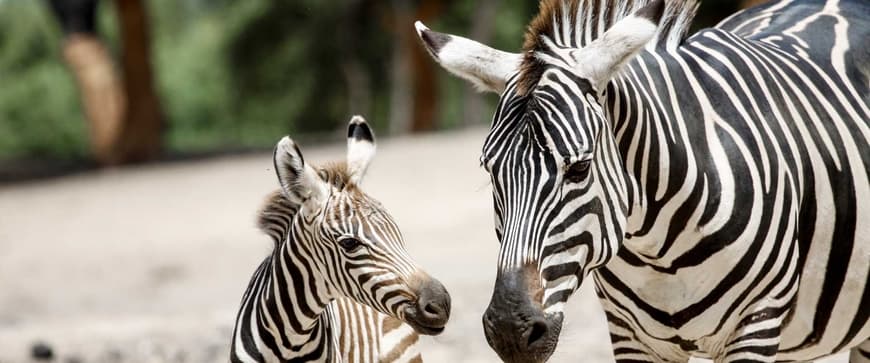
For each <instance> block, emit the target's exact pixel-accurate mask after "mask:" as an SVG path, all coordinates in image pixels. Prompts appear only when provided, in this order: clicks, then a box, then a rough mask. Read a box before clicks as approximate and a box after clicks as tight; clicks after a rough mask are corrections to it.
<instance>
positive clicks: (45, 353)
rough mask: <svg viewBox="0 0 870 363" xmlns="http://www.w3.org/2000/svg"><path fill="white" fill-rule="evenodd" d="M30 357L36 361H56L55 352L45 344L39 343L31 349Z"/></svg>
mask: <svg viewBox="0 0 870 363" xmlns="http://www.w3.org/2000/svg"><path fill="white" fill-rule="evenodd" d="M30 355H31V356H32V357H33V359H36V360H46V361H50V360H52V359H54V351H53V350H52V349H51V346H49V345H48V344H46V343H44V342H38V343H35V344H33V346H32V347H30Z"/></svg>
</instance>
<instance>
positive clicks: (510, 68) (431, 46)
mask: <svg viewBox="0 0 870 363" xmlns="http://www.w3.org/2000/svg"><path fill="white" fill-rule="evenodd" d="M414 26H415V27H416V28H417V36H419V37H420V40H421V41H422V42H423V45H424V46H425V47H426V51H428V52H429V54H430V55H432V58H435V61H437V62H438V64H441V66H442V67H444V69H446V70H448V71H449V72H450V73H453V74H455V75H457V76H459V77H461V78H464V79H466V80H468V81H470V82H471V83H472V84H474V86H475V87H476V88H477V89H478V90H480V91H491V92H497V93H502V92H503V91H504V88H505V83H507V80H508V78H510V76H511V75H513V74H514V73H516V72H517V71H518V70H519V66H520V61H521V60H522V56H521V55H520V54H516V53H508V52H502V51H500V50H497V49H493V48H490V47H488V46H486V45H483V44H480V43H478V42H475V41H473V40H471V39H467V38H463V37H459V36H455V35H450V34H444V33H438V32H434V31H432V30H429V28H428V27H426V26H425V25H423V23H421V22H419V21H418V22H416V23H414Z"/></svg>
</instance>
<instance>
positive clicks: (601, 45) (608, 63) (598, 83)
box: [574, 0, 664, 92]
mask: <svg viewBox="0 0 870 363" xmlns="http://www.w3.org/2000/svg"><path fill="white" fill-rule="evenodd" d="M663 12H664V1H663V0H654V1H653V2H651V3H649V4H647V5H646V6H644V7H643V8H641V9H640V10H637V11H636V12H634V14H632V15H629V16H628V17H625V18H623V19H622V20H620V21H618V22H617V23H616V24H614V25H613V26H612V27H610V29H608V30H607V31H606V32H604V34H602V35H601V36H600V37H599V38H598V39H596V40H594V41H593V42H592V43H590V44H589V45H588V46H586V47H584V48H583V49H579V50H576V51H574V60H575V61H576V62H577V67H578V73H579V74H580V75H581V76H583V77H585V78H587V79H589V81H590V82H592V86H593V87H595V89H596V90H597V91H599V92H601V91H602V89H603V87H604V86H605V85H606V84H607V82H610V79H611V78H612V77H613V76H614V75H615V74H616V73H617V72H619V70H620V69H621V68H622V66H623V65H624V64H625V63H627V62H628V61H630V60H631V59H632V58H633V57H634V56H635V55H636V54H637V53H638V52H640V51H641V50H642V49H643V48H644V47H645V46H646V44H647V43H649V41H650V40H652V38H653V37H654V36H655V34H656V32H657V31H658V27H659V21H660V20H661V18H662V13H663Z"/></svg>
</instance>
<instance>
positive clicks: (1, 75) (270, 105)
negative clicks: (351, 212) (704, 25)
mask: <svg viewBox="0 0 870 363" xmlns="http://www.w3.org/2000/svg"><path fill="white" fill-rule="evenodd" d="M423 1H425V0H423ZM708 2H712V3H719V2H720V1H708ZM396 3H397V1H392V2H391V1H380V0H294V1H269V0H244V1H242V0H236V1H233V0H212V1H206V0H150V1H146V4H147V6H148V11H149V16H150V22H151V24H150V29H151V37H152V60H151V61H152V65H153V67H154V75H155V78H156V79H155V82H156V88H157V92H158V94H159V96H160V99H161V103H162V108H163V113H164V115H165V118H166V122H167V126H168V127H167V130H166V148H167V150H168V151H169V152H173V153H189V152H198V151H208V150H218V149H226V148H248V147H269V146H270V145H273V143H274V141H275V139H276V138H277V137H278V135H283V134H287V133H297V132H299V133H320V132H332V131H335V130H339V129H341V125H343V124H344V122H345V120H346V119H347V117H348V115H350V114H352V113H356V112H358V111H357V110H352V109H350V106H349V103H348V96H349V95H348V85H347V84H346V78H345V75H344V74H343V73H342V72H343V71H344V69H343V67H346V64H345V63H343V61H344V60H346V59H348V58H353V59H355V61H357V63H358V64H359V66H360V67H361V68H362V71H363V72H365V73H366V74H367V75H368V77H369V79H370V80H371V82H370V83H369V85H370V88H371V89H369V90H367V91H366V92H367V94H368V96H369V98H370V108H369V114H367V115H366V116H367V118H368V119H369V120H370V121H371V122H372V123H373V124H374V125H375V127H376V128H377V129H380V130H385V129H387V126H388V125H387V122H388V119H389V115H390V110H389V108H390V102H389V97H390V94H391V93H390V84H389V83H390V79H391V78H390V77H391V68H390V67H391V61H392V58H391V57H392V52H393V47H394V43H395V39H396V38H395V37H396V34H395V32H396V28H395V27H397V26H407V29H406V30H407V31H408V32H412V31H413V30H412V29H413V28H412V27H411V25H410V24H391V21H392V20H390V16H391V15H390V14H391V13H392V11H393V10H392V9H391V7H392V5H391V4H393V5H394V4H396ZM409 3H410V4H411V7H412V8H413V7H415V6H417V5H419V2H415V1H410V2H409ZM442 4H443V5H442V9H441V11H440V13H439V14H438V16H437V17H436V18H435V19H433V20H432V21H430V22H429V24H428V25H430V26H431V27H433V28H435V29H439V30H441V31H447V32H453V33H458V34H468V32H469V29H470V28H471V27H472V24H471V22H472V21H473V20H472V19H474V17H473V14H474V13H475V11H477V9H478V7H479V3H478V2H476V1H474V0H452V1H444V2H443V3H442ZM536 10H537V3H536V2H535V1H528V0H502V1H499V6H498V8H497V12H496V16H495V17H494V19H492V20H491V21H492V24H493V27H494V30H493V31H492V33H491V35H492V39H491V41H490V42H489V43H490V44H491V45H493V46H496V47H498V48H502V49H505V50H511V51H516V50H518V49H519V47H520V46H521V44H522V33H523V27H524V26H525V24H526V23H527V22H528V20H529V19H530V18H531V17H532V16H533V15H534V13H535V12H536ZM116 22H117V20H116V13H115V9H114V4H113V2H111V1H106V0H104V1H102V2H101V4H100V7H99V10H98V24H99V33H100V36H101V37H102V38H103V39H104V40H105V41H106V43H107V44H108V47H109V49H110V50H111V52H112V53H113V55H114V56H115V59H116V60H117V58H118V54H119V44H118V43H119V41H118V39H119V36H118V26H117V23H116ZM391 27H392V28H391ZM61 46H62V34H61V31H60V29H59V26H58V24H57V23H56V21H55V19H54V17H53V16H52V14H51V12H50V10H49V7H48V6H47V4H46V3H45V2H44V1H34V0H0V161H2V160H10V159H22V158H23V159H41V158H46V159H82V158H87V155H88V142H87V123H86V122H85V120H84V116H83V114H82V109H81V105H80V104H79V96H78V94H77V89H76V85H75V83H74V79H73V76H72V75H71V73H70V72H69V71H68V69H67V68H66V66H65V64H64V63H63V59H62V55H61ZM437 72H438V73H437V79H438V89H439V98H438V99H439V102H440V105H439V106H438V114H437V116H436V117H437V125H438V127H439V128H448V127H453V126H455V125H457V124H458V123H459V120H461V119H462V110H463V107H464V102H466V99H464V98H463V95H465V94H466V92H468V91H467V88H466V87H467V86H466V85H465V84H464V83H463V82H462V81H459V80H456V79H454V78H453V77H451V76H449V75H447V73H446V72H441V71H440V70H438V71H437ZM494 101H495V100H494V97H488V98H487V102H490V103H492V102H494ZM486 117H488V114H487V115H486ZM477 122H486V119H484V120H479V121H477Z"/></svg>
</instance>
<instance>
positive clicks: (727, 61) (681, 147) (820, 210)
mask: <svg viewBox="0 0 870 363" xmlns="http://www.w3.org/2000/svg"><path fill="white" fill-rule="evenodd" d="M641 3H642V4H634V5H635V6H631V5H625V3H621V4H622V5H620V3H618V2H615V1H597V2H596V1H592V2H585V1H568V0H566V1H549V0H545V1H543V2H542V6H541V8H542V10H541V14H539V16H538V18H536V19H535V20H534V21H533V22H532V24H531V25H530V30H529V33H527V38H526V45H525V46H524V50H525V51H526V53H524V54H522V55H510V56H504V55H503V54H501V53H495V51H488V52H484V53H482V52H480V49H482V48H481V47H484V46H482V45H480V44H477V43H475V44H476V45H474V46H469V45H468V44H467V43H462V42H470V41H469V40H467V39H463V38H459V37H454V36H449V35H445V34H438V33H434V32H431V31H430V30H428V29H425V28H424V27H419V28H418V32H419V33H420V35H421V38H423V40H424V43H425V44H426V45H427V47H428V49H429V50H430V53H432V55H433V56H434V57H435V58H436V59H437V60H438V61H439V62H440V63H441V64H442V65H443V66H445V68H447V69H448V70H450V71H452V72H453V73H456V74H458V75H460V76H462V77H465V78H469V79H471V80H472V81H476V83H478V84H482V85H484V88H487V87H488V89H492V90H495V91H498V92H502V97H501V100H500V103H499V106H498V108H497V110H496V113H495V116H494V119H493V126H492V130H491V132H490V135H489V137H488V138H487V140H486V142H485V144H484V151H483V156H482V163H483V165H484V166H485V167H486V168H487V170H488V171H489V172H490V174H491V175H492V179H493V188H494V190H493V195H494V199H495V200H494V207H495V210H496V233H497V234H498V236H499V239H500V241H501V244H502V246H501V249H500V256H499V278H498V279H497V282H496V288H495V291H494V294H493V300H492V302H491V304H490V307H489V309H488V311H487V314H486V315H485V317H484V327H485V329H486V332H487V337H488V339H489V341H490V344H491V345H492V346H493V348H494V349H496V351H497V352H498V353H499V354H500V356H501V357H502V359H504V360H505V361H508V362H526V361H543V360H546V358H547V357H549V355H550V354H551V353H552V350H553V348H554V347H555V341H556V339H558V333H559V328H560V326H561V319H562V317H561V311H562V305H563V304H564V303H565V302H566V301H567V299H568V297H570V295H571V294H572V293H573V292H574V291H575V290H576V288H577V287H578V286H579V285H580V283H581V282H582V281H583V278H584V277H585V276H587V274H592V276H593V280H594V284H595V286H596V291H597V293H598V295H599V297H600V299H601V302H602V306H603V307H604V309H605V312H606V315H607V319H608V322H609V325H610V332H611V340H612V343H613V348H614V355H615V357H616V359H617V360H618V361H686V360H688V357H689V356H690V355H694V356H701V357H710V358H714V359H715V360H717V361H723V362H724V361H738V360H743V361H806V360H812V359H816V358H818V357H821V356H825V355H828V354H831V353H835V352H838V351H842V350H845V349H850V348H854V347H856V346H858V345H861V344H862V343H863V344H864V345H863V350H864V352H867V351H868V348H870V347H868V345H870V344H868V343H866V342H867V341H868V338H870V324H868V314H870V286H868V285H870V282H868V279H870V181H868V180H870V90H868V89H870V82H868V79H870V53H868V51H867V49H868V48H870V3H867V2H861V1H857V0H855V1H826V2H822V1H779V2H773V3H770V4H767V5H764V6H761V7H758V8H754V9H752V10H748V11H744V12H742V13H738V14H736V15H734V16H732V17H731V18H729V19H727V20H726V21H724V22H723V23H722V24H720V25H719V26H718V27H716V28H712V29H706V30H702V31H700V32H699V33H697V34H695V35H693V36H692V37H690V38H688V39H685V38H684V36H683V35H684V33H685V31H686V29H687V28H688V25H689V23H690V20H691V17H692V15H693V14H694V11H695V8H696V4H695V3H694V2H691V1H688V2H686V1H667V2H666V4H663V3H662V2H661V1H653V2H650V3H649V4H648V5H646V4H643V3H646V2H641ZM644 5H645V6H644ZM659 23H661V24H659ZM657 24H658V25H657ZM460 45H462V47H460ZM484 49H485V48H484ZM471 54H476V55H477V56H478V57H482V58H485V59H487V62H489V63H494V64H498V65H499V66H498V67H494V66H493V67H487V68H486V69H487V71H483V70H481V68H480V67H473V66H470V65H469V63H473V62H474V61H472V60H469V59H470V58H468V57H467V56H468V55H471ZM481 54H483V55H481ZM460 60H461V61H460ZM623 64H624V66H622V65H623ZM502 69H511V70H512V71H510V72H504V71H500V70H502ZM493 80H495V81H493ZM499 80H502V81H501V82H499ZM500 85H503V88H500V87H499V86H500ZM517 301H519V302H517ZM518 306H519V307H520V308H522V309H524V310H526V314H525V315H526V316H528V318H524V319H516V318H512V317H511V316H506V315H508V314H505V311H508V310H511V309H513V310H516V309H517V307H518ZM507 327H513V328H514V329H513V330H515V331H518V332H520V333H519V334H513V333H510V334H505V333H503V332H504V331H506V330H507ZM532 338H534V339H532ZM863 354H867V353H863ZM862 359H867V358H866V356H863V355H862V353H861V349H859V348H855V349H854V350H853V360H855V361H862Z"/></svg>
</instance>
